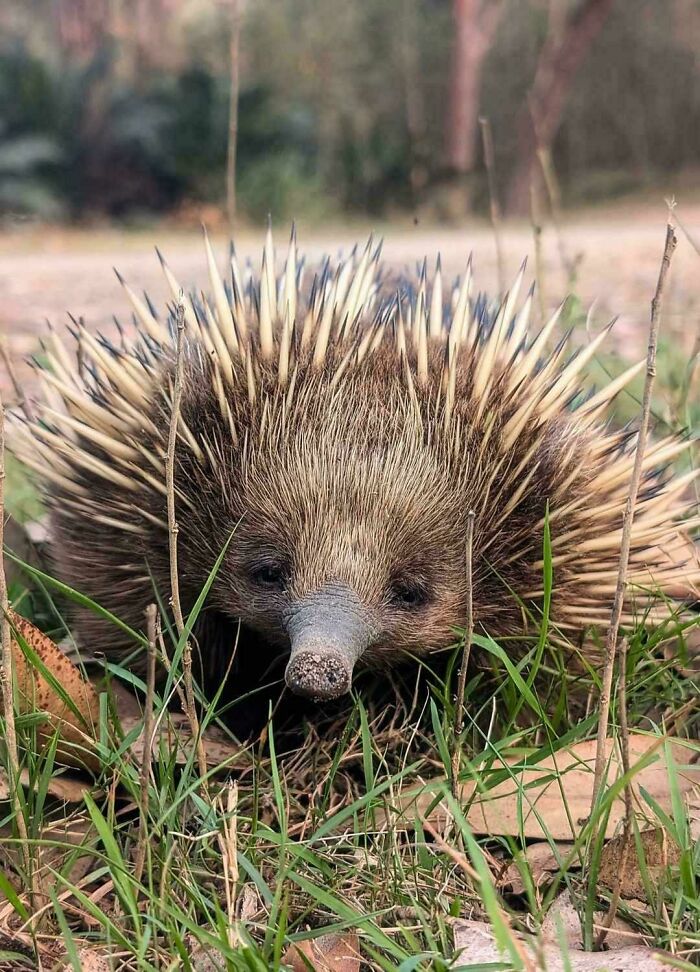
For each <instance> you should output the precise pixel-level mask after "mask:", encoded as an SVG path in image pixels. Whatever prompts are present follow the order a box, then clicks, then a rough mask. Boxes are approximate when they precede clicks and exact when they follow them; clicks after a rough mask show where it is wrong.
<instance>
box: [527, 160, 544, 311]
mask: <svg viewBox="0 0 700 972" xmlns="http://www.w3.org/2000/svg"><path fill="white" fill-rule="evenodd" d="M530 225H531V227H532V236H533V240H534V244H535V280H536V282H537V303H538V306H539V309H540V323H541V324H544V322H545V321H546V320H547V297H546V294H545V289H544V261H543V259H542V223H541V221H540V207H539V199H538V196H537V187H536V185H535V181H534V179H533V181H532V182H531V183H530Z"/></svg>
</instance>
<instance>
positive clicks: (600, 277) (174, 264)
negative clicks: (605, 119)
mask: <svg viewBox="0 0 700 972" xmlns="http://www.w3.org/2000/svg"><path fill="white" fill-rule="evenodd" d="M678 212H679V217H680V219H681V220H682V222H683V225H684V226H685V227H686V228H687V230H688V231H689V233H690V234H691V235H692V237H693V239H694V240H695V241H700V204H694V205H692V206H688V207H686V208H685V209H683V208H682V207H681V208H680V209H679V211H678ZM665 215H666V214H665V209H664V206H663V203H662V202H659V204H658V205H657V206H654V207H653V208H652V207H648V206H636V207H626V206H618V207H613V208H611V207H606V209H605V210H597V211H589V212H585V213H582V214H580V215H575V216H572V217H569V218H567V220H566V222H565V223H564V224H563V226H562V232H561V237H559V236H558V235H557V233H555V231H554V229H553V228H552V227H551V226H550V227H547V228H546V229H545V231H544V233H543V235H542V265H543V274H542V279H543V282H544V292H545V297H546V301H547V303H548V304H549V305H551V306H553V305H555V304H557V303H558V302H559V301H560V300H561V298H562V297H563V296H565V295H566V293H567V291H568V290H569V289H570V288H569V284H568V281H567V274H566V271H565V268H564V266H563V264H562V259H561V253H560V244H561V241H562V240H563V245H564V247H565V250H566V253H567V254H568V257H569V258H573V257H575V256H577V255H579V254H580V255H581V260H580V263H579V266H578V271H577V277H576V280H575V282H574V290H575V293H576V295H577V296H578V298H579V299H580V300H581V301H582V302H583V304H584V306H588V305H589V304H590V303H591V302H593V301H594V300H595V301H596V305H595V315H594V325H593V326H594V327H595V328H598V327H600V326H602V325H603V324H605V323H607V321H608V320H609V319H610V318H612V317H613V316H615V315H617V316H618V323H617V325H616V327H615V329H614V332H613V333H614V338H613V340H614V341H615V345H616V349H617V350H618V351H619V352H620V354H621V355H622V356H623V357H624V358H629V357H632V356H634V355H638V354H639V352H640V350H641V351H642V353H643V342H644V338H645V334H646V327H647V322H648V315H649V301H650V298H651V295H652V293H653V291H654V284H655V280H656V275H657V273H658V266H659V260H660V255H661V250H662V248H663V239H664V222H665ZM371 228H372V227H369V225H364V224H354V225H352V226H350V227H331V228H323V229H318V228H315V229H310V230H307V229H305V227H304V226H303V225H300V226H299V240H300V247H301V249H302V250H303V251H304V252H305V253H306V255H307V258H308V259H309V260H310V261H311V262H313V261H315V260H317V259H318V258H319V257H321V256H322V255H323V254H325V253H331V254H333V253H335V252H337V251H338V250H339V249H344V250H347V249H348V248H349V247H350V246H351V245H352V244H353V243H354V242H355V241H356V240H358V239H359V240H363V239H364V238H366V236H367V234H368V232H369V231H370V229H371ZM374 228H375V230H376V231H377V234H378V235H380V236H382V237H383V239H384V250H383V255H384V259H385V260H386V261H387V262H388V263H390V264H393V265H395V266H398V267H402V266H413V265H415V263H416V262H417V261H419V260H421V259H422V258H423V256H425V255H427V256H428V258H429V260H434V258H435V256H436V254H437V253H438V252H440V253H441V255H442V261H443V266H444V267H445V269H446V271H447V273H448V274H457V273H459V272H461V270H462V269H463V266H464V263H465V261H466V258H467V256H468V254H469V253H470V252H471V251H473V253H474V262H475V269H476V282H477V286H478V287H479V289H484V290H489V291H491V292H493V291H494V289H495V288H496V287H497V274H496V258H495V246H494V237H493V233H492V230H491V228H490V226H489V225H488V223H485V222H481V221H470V222H469V223H465V224H464V225H462V226H459V227H435V226H423V225H420V224H419V225H414V224H412V223H408V222H406V223H403V224H396V223H395V224H391V225H388V226H382V225H378V226H376V227H374ZM286 233H287V228H286V227H284V228H280V229H279V230H278V231H277V234H276V237H277V240H276V241H277V245H278V247H279V248H280V250H283V248H284V246H285V245H286ZM263 237H264V231H263V230H262V229H261V230H260V232H252V231H250V230H248V229H247V230H244V231H243V232H242V233H241V234H240V235H239V237H238V239H237V241H236V246H237V250H238V252H239V254H240V255H241V256H242V257H243V258H246V257H250V258H251V259H252V260H253V261H254V264H255V265H257V263H258V261H259V256H260V252H261V248H262V241H263ZM214 242H215V244H216V246H217V250H218V252H219V254H220V256H221V262H222V264H223V261H224V258H225V254H226V241H225V240H224V238H223V236H218V235H215V236H214ZM155 245H158V246H159V248H160V249H161V251H162V252H163V253H164V254H165V256H166V258H167V260H168V262H169V264H170V266H171V268H172V269H173V271H174V273H175V275H176V276H177V277H178V279H179V280H180V282H181V283H182V284H183V285H184V286H188V287H189V286H195V287H198V288H205V289H208V285H207V278H206V267H205V262H204V253H203V248H202V242H201V234H200V232H199V230H197V229H192V230H182V229H173V228H172V227H168V226H167V225H164V224H161V225H158V226H154V227H153V228H149V229H140V230H138V231H133V230H125V229H119V228H108V229H98V230H88V229H80V230H66V229H43V228H38V227H31V226H29V227H24V228H14V229H12V230H9V231H5V232H2V231H0V292H1V293H2V303H1V304H0V333H2V334H4V335H6V336H7V338H8V340H9V346H10V349H11V353H12V355H13V358H14V359H15V361H16V362H17V369H18V372H19V374H20V377H21V379H22V380H23V381H29V382H30V384H31V371H30V369H29V367H28V365H27V364H26V361H25V359H26V357H27V356H28V355H30V354H32V353H34V352H35V351H36V350H37V349H38V342H39V337H40V335H41V333H42V331H43V330H44V328H45V326H46V325H45V320H46V319H47V318H48V319H50V320H51V322H52V323H53V324H55V325H56V326H57V327H58V328H59V329H61V328H63V327H64V326H65V325H66V324H68V323H69V319H68V312H70V313H72V314H73V315H74V316H75V317H83V318H84V320H85V322H86V323H87V324H88V326H89V327H91V328H92V329H94V330H102V331H106V332H108V333H109V332H111V331H112V330H113V323H112V318H113V315H117V316H118V317H119V318H120V319H121V320H122V321H128V320H129V319H130V310H129V305H128V302H127V300H126V297H125V295H124V293H123V292H122V290H121V288H120V286H119V283H118V282H117V280H116V278H115V275H114V273H113V270H112V268H113V267H114V266H116V267H118V269H119V270H120V272H121V273H122V274H123V275H124V277H125V278H126V279H127V281H128V282H129V283H130V284H131V285H132V286H133V287H134V289H136V290H138V291H141V290H146V291H147V292H148V293H149V296H150V297H151V298H152V300H153V301H154V303H155V305H156V306H157V307H161V306H163V305H164V302H165V301H166V299H168V294H167V289H166V286H165V281H164V280H163V277H162V273H161V270H160V266H159V263H158V259H157V257H156V255H155V252H154V247H155ZM503 249H504V257H505V265H506V270H507V277H508V279H509V280H510V279H511V278H512V277H513V276H514V275H515V273H516V272H517V269H518V266H519V264H520V262H521V260H522V259H523V257H525V256H527V257H528V258H529V264H528V276H530V277H531V278H532V277H534V273H535V262H534V244H533V234H532V229H531V227H530V226H528V225H527V224H513V225H507V226H505V227H504V229H503ZM666 307H667V313H666V319H665V321H664V325H663V328H664V335H665V337H666V339H667V340H673V341H674V342H680V346H681V347H682V348H683V349H687V353H688V355H690V353H691V349H692V348H693V346H694V342H695V340H696V337H697V335H698V333H699V331H700V255H698V253H697V252H696V251H695V250H694V248H693V246H692V245H691V243H690V242H689V241H688V240H687V239H686V238H685V236H684V235H683V233H682V232H679V246H678V250H677V253H676V256H675V258H674V264H673V269H672V274H671V280H670V286H669V291H668V295H667V304H666ZM0 388H2V389H3V391H4V392H5V391H7V388H8V382H7V376H6V375H4V374H2V375H1V376H0Z"/></svg>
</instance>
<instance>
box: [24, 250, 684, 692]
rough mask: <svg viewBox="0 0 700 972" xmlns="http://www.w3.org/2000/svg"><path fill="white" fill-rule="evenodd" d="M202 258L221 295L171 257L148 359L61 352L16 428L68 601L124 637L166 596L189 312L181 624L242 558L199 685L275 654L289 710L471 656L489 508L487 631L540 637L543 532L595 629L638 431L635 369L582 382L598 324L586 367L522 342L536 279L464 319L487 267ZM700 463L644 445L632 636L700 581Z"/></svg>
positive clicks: (574, 605) (480, 613) (132, 348)
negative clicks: (169, 473) (28, 415)
mask: <svg viewBox="0 0 700 972" xmlns="http://www.w3.org/2000/svg"><path fill="white" fill-rule="evenodd" d="M205 248H206V259H207V263H208V268H209V274H210V278H211V296H210V297H206V296H204V295H203V294H200V295H194V294H193V295H191V296H189V297H187V296H185V297H181V296H180V295H181V290H180V286H179V284H178V283H177V281H176V280H175V279H174V277H173V275H172V273H171V271H170V270H169V268H168V266H167V264H166V263H165V262H164V261H163V260H162V259H161V262H162V266H163V270H164V273H165V277H166V279H167V282H168V284H169V287H170V291H171V293H172V296H173V300H174V302H175V303H174V304H173V306H171V308H170V312H169V316H168V319H167V320H163V318H160V317H158V316H157V315H156V313H155V311H154V310H153V308H152V306H151V305H150V303H148V301H144V300H141V299H140V298H139V297H138V296H137V295H136V294H135V293H134V292H133V291H132V290H131V289H130V288H129V287H128V286H126V284H125V287H126V293H127V295H128V297H129V300H130V302H131V305H132V307H133V310H134V312H135V318H136V321H137V324H138V326H139V335H138V337H137V338H136V339H135V340H134V341H133V342H132V343H127V342H126V341H124V340H122V343H121V344H120V345H119V346H115V345H114V344H113V343H110V342H109V341H107V340H106V339H104V338H102V337H95V336H93V335H92V334H90V333H89V332H88V331H87V330H86V329H85V328H84V327H83V326H82V325H77V326H76V331H75V337H76V341H77V349H78V354H77V355H76V357H75V359H74V358H73V357H71V356H70V355H69V354H68V353H67V352H66V350H65V348H64V347H63V345H62V344H61V342H60V341H59V340H58V339H57V337H56V336H55V334H53V333H51V334H50V335H49V337H48V339H47V344H46V348H45V352H46V353H45V355H44V359H43V361H42V365H41V370H40V374H41V377H42V382H43V389H44V400H43V402H42V403H41V404H40V405H39V406H38V412H37V417H36V419H35V420H34V421H26V420H21V421H17V422H15V429H14V436H13V440H14V448H15V450H16V452H17V453H18V454H19V456H20V457H21V459H22V460H23V461H24V462H25V463H26V464H27V465H28V466H30V467H31V468H32V469H33V470H35V471H36V473H38V475H39V477H40V478H41V480H42V481H43V483H44V484H45V487H46V494H47V498H48V503H49V506H50V510H51V517H52V521H53V548H54V553H55V562H56V569H57V571H58V574H59V576H60V578H61V579H62V580H64V581H65V582H67V583H68V584H70V585H71V586H72V587H74V588H76V589H78V590H80V591H82V592H84V593H85V594H87V595H89V596H90V597H91V598H92V599H93V600H95V601H97V602H98V603H99V604H101V605H102V606H103V607H104V608H107V609H108V610H109V611H110V612H112V613H113V614H115V615H117V616H118V617H120V618H121V619H123V620H124V621H125V622H127V623H128V624H129V625H131V626H132V627H134V628H142V627H143V618H144V609H145V607H146V606H147V605H148V604H149V603H150V602H151V601H153V600H154V586H155V587H156V588H157V589H159V590H160V591H161V592H162V593H163V594H164V596H165V598H166V600H167V596H168V594H169V591H170V580H169V557H168V522H167V513H166V486H165V482H166V473H165V457H166V450H167V442H168V432H169V425H170V420H171V404H172V400H173V389H174V382H175V373H176V364H177V355H176V345H177V342H176V330H177V327H176V316H177V315H176V309H177V308H179V312H180V314H181V317H182V316H183V315H184V339H183V345H182V358H181V364H182V369H183V372H182V375H183V384H182V388H183V391H182V400H181V408H180V415H179V423H178V437H177V445H176V456H175V487H176V488H175V502H176V508H177V521H178V524H179V535H178V550H179V558H178V559H179V567H180V595H181V599H182V603H183V608H184V610H185V611H187V610H189V609H190V608H191V607H192V606H193V604H194V602H195V600H196V598H197V596H198V595H199V594H200V592H201V591H202V588H203V587H204V585H205V582H206V580H207V578H208V576H209V575H210V572H211V571H212V567H213V565H214V563H215V562H216V560H217V557H219V555H220V554H221V553H222V551H225V553H224V555H223V560H222V562H221V565H220V568H219V570H218V573H217V574H216V577H215V580H214V582H213V584H212V587H211V590H210V592H209V594H208V597H207V601H206V609H205V611H204V613H203V614H202V618H201V620H200V623H199V624H198V627H197V629H196V630H195V637H196V641H197V644H198V646H199V651H200V656H201V661H202V665H203V669H204V672H205V675H206V677H207V679H208V680H209V684H212V683H213V684H214V685H216V684H217V682H218V681H220V680H221V678H222V676H223V673H224V672H225V671H226V669H227V667H228V666H229V664H230V661H231V657H232V653H233V652H234V651H238V652H239V653H240V654H241V656H245V655H246V652H247V657H248V659H249V661H248V670H250V668H251V666H252V669H253V671H254V673H255V674H254V678H253V679H252V681H251V685H254V684H255V683H256V681H263V680H264V679H265V678H266V677H267V676H266V670H267V669H268V668H269V667H270V666H271V665H273V664H274V662H275V661H276V660H280V659H281V660H283V661H284V663H285V664H286V682H287V685H288V686H289V687H290V688H291V689H292V690H293V691H294V692H295V693H298V694H302V695H307V696H310V697H312V698H314V699H322V698H334V697H337V696H339V695H342V694H343V693H345V692H346V691H347V690H348V688H349V687H350V684H351V680H352V674H353V669H354V667H355V665H356V664H357V663H358V662H361V663H362V664H363V665H369V666H377V667H381V666H391V665H393V664H394V663H396V661H397V660H398V659H399V658H400V657H401V656H405V655H411V654H415V655H423V654H425V653H430V652H436V651H439V650H441V649H445V648H446V647H448V646H450V645H453V644H455V641H456V638H457V635H456V631H457V629H459V628H460V627H461V626H463V625H464V622H465V612H466V601H467V589H466V570H465V556H466V536H467V522H468V518H469V516H470V513H472V512H473V514H474V520H473V523H474V537H473V549H472V563H473V586H472V592H473V604H474V619H475V623H476V625H477V627H478V629H482V630H484V631H486V632H488V633H489V634H491V635H492V636H494V637H495V638H499V637H503V636H505V635H508V636H512V635H519V634H525V633H527V630H528V627H529V626H530V625H532V624H534V625H535V626H536V625H537V623H538V618H539V617H540V612H541V607H542V601H543V596H544V582H543V574H544V570H543V535H544V530H545V524H546V523H548V527H549V534H550V536H551V563H552V570H553V589H552V595H551V607H550V619H551V624H552V631H553V633H554V635H555V636H558V637H561V638H562V639H564V640H565V639H566V638H571V637H572V636H574V635H575V634H576V633H577V632H580V631H582V630H585V629H589V628H591V627H595V626H605V625H606V623H607V621H608V618H609V613H610V607H611V603H612V599H613V594H614V590H615V585H616V578H617V567H618V564H617V561H618V554H619V547H620V539H621V527H622V515H623V509H624V506H625V501H626V497H627V493H628V487H629V480H630V473H631V469H632V462H633V448H634V442H635V433H634V431H633V430H630V429H626V430H622V431H615V430H612V429H610V428H607V427H606V426H605V425H604V424H603V421H604V417H605V415H606V409H607V408H608V405H609V403H610V401H611V399H612V398H613V397H614V396H615V395H616V394H617V393H618V392H619V391H620V390H621V389H622V388H624V386H625V385H626V384H627V383H628V382H629V381H630V380H631V379H632V378H633V377H634V376H635V375H636V374H637V373H638V372H639V371H640V370H641V369H642V367H643V362H640V363H638V364H635V365H633V366H632V367H631V368H629V369H628V370H627V371H625V372H624V374H622V375H620V376H619V377H618V378H616V379H615V380H613V381H611V382H610V384H609V385H608V386H607V387H606V388H604V389H603V390H602V391H599V392H597V393H592V392H589V393H587V394H586V393H584V392H583V391H582V388H581V384H580V382H581V377H580V376H581V373H582V371H583V369H584V368H585V366H586V364H587V363H588V362H589V361H590V359H591V358H592V357H593V355H594V354H595V353H596V351H597V350H598V348H599V347H600V345H601V343H602V342H603V340H604V339H605V336H606V333H607V329H606V330H605V331H603V332H602V333H601V334H600V335H598V336H597V337H596V338H595V339H594V340H592V341H591V342H590V343H589V344H588V345H587V346H585V347H584V348H582V349H580V350H578V351H577V352H575V353H573V354H572V355H570V356H567V350H566V349H567V337H564V338H562V339H561V340H560V341H559V343H558V344H557V345H556V347H555V348H554V350H553V351H548V350H547V348H548V342H549V339H550V336H551V335H553V334H554V331H555V329H556V327H557V322H558V320H559V318H560V313H561V308H560V310H559V311H557V312H556V313H555V314H554V315H553V317H552V318H551V319H550V320H549V321H548V322H547V323H546V324H544V326H543V327H542V328H541V330H540V331H539V333H537V334H536V335H535V336H534V337H533V336H531V335H530V332H529V318H530V311H531V307H532V302H533V297H532V291H530V294H529V295H528V296H526V297H525V300H524V302H523V303H522V304H520V303H519V300H518V295H519V291H520V289H521V283H522V280H523V275H524V268H522V269H521V271H520V273H519V274H518V277H517V279H516V281H515V283H514V285H513V287H512V289H511V290H510V292H509V293H508V294H507V295H506V297H505V299H504V300H503V301H502V303H501V304H500V306H499V307H493V306H492V305H491V304H489V302H488V301H487V300H486V299H485V298H484V297H482V296H479V297H477V298H473V297H472V273H471V265H468V266H467V269H466V272H465V274H464V276H463V277H462V278H461V280H458V281H457V283H456V284H455V286H454V288H453V289H451V290H447V291H446V292H444V291H443V281H442V273H441V270H440V265H439V261H438V264H437V269H436V272H435V273H434V275H433V276H432V280H429V279H428V275H427V274H426V271H425V264H424V265H423V271H422V272H418V273H417V274H415V275H413V276H409V277H408V278H407V279H404V278H395V279H394V280H393V282H392V280H391V279H390V278H389V276H388V275H387V274H386V273H385V271H383V270H382V267H381V264H380V262H379V260H380V247H379V246H375V244H374V243H373V242H372V240H371V239H370V241H369V242H368V244H367V245H366V247H365V248H364V251H361V250H358V249H356V250H353V252H352V254H351V255H350V256H349V257H347V258H346V259H344V260H340V261H339V262H338V263H337V264H334V263H332V262H331V261H330V260H326V261H325V262H323V264H322V265H321V266H320V267H319V269H318V271H317V272H316V273H315V275H313V278H312V280H311V281H310V285H308V286H307V285H305V283H304V282H303V278H304V266H303V261H301V260H300V259H299V256H298V253H297V246H296V239H295V234H294V232H292V237H291V242H290V245H289V250H288V253H287V257H286V263H285V266H284V268H283V270H282V272H281V274H280V276H279V277H278V276H276V269H275V268H276V260H275V252H274V249H273V243H272V236H271V234H270V233H268V236H267V240H266V243H265V247H264V252H263V258H262V270H261V272H260V274H259V276H256V275H254V274H252V273H250V272H245V273H244V272H242V271H241V269H240V267H239V264H238V262H237V259H236V256H235V253H234V251H233V250H232V251H231V258H230V260H229V262H228V265H227V270H226V274H225V277H224V278H222V276H220V273H219V270H218V269H217V265H216V261H215V256H214V253H213V251H212V248H211V246H210V243H209V240H208V239H207V238H206V235H205ZM690 441H691V440H690V438H689V437H687V436H683V435H675V436H670V437H667V438H663V439H661V440H659V441H656V442H654V443H653V444H651V445H650V446H649V448H648V450H647V453H646V456H645V459H644V478H643V483H642V485H641V489H640V493H639V501H638V506H637V513H636V517H635V520H634V533H633V542H632V553H631V562H630V574H629V587H628V597H627V600H626V603H625V609H624V614H623V623H626V624H632V623H633V622H636V621H638V620H639V619H642V618H643V619H645V620H646V621H648V622H649V623H653V624H657V623H661V622H663V621H664V620H666V619H668V618H669V617H670V616H671V615H672V614H673V612H674V611H676V610H678V608H679V605H678V603H677V601H676V600H675V595H677V592H678V588H679V585H680V586H681V587H682V588H684V589H686V590H687V589H692V586H693V585H694V584H695V583H696V582H697V581H698V579H699V578H700V570H699V569H698V564H697V563H696V562H692V563H688V562H687V561H688V557H687V549H688V539H687V536H688V534H687V531H688V530H689V529H691V528H692V527H694V526H696V525H697V524H698V523H699V522H700V518H698V517H697V516H695V517H693V516H691V515H690V514H691V505H690V501H689V500H688V499H687V498H686V496H685V493H686V487H687V486H688V484H689V483H690V481H691V480H692V479H693V477H694V476H695V475H696V474H695V473H694V472H691V473H688V474H687V475H684V476H680V477H674V475H673V473H672V472H671V471H670V466H669V464H670V463H671V461H672V460H673V459H674V458H675V457H677V456H678V455H679V454H680V453H681V452H682V451H683V450H684V449H687V448H688V445H689V443H690ZM659 592H660V593H661V594H662V595H666V596H665V597H662V598H661V599H659V598H658V597H655V595H658V593H659ZM76 624H77V633H78V635H79V639H80V641H81V642H82V643H83V644H84V645H86V646H87V647H89V648H90V649H91V650H92V651H99V652H104V653H105V654H107V655H108V656H111V657H114V656H118V655H120V654H123V653H124V652H128V651H130V650H132V649H133V645H132V644H131V643H130V642H129V640H128V638H125V637H124V636H123V635H121V633H120V631H119V630H117V629H116V628H115V627H113V626H111V625H110V624H108V623H106V622H104V621H102V620H101V619H100V618H99V617H98V616H96V615H95V614H94V613H93V612H91V611H89V610H86V611H82V612H81V613H80V614H79V615H78V616H77V618H76ZM239 626H240V628H239ZM245 687H250V685H249V686H240V685H239V686H238V690H239V691H240V690H242V688H245Z"/></svg>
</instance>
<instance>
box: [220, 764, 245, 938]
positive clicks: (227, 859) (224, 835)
mask: <svg viewBox="0 0 700 972" xmlns="http://www.w3.org/2000/svg"><path fill="white" fill-rule="evenodd" d="M219 806H220V809H221V811H222V822H221V823H222V831H221V832H220V833H219V847H220V849H221V860H222V864H223V875H224V890H225V893H226V917H227V919H228V921H227V926H228V943H229V946H230V947H231V948H236V947H237V946H238V945H239V944H240V934H239V930H238V922H237V921H236V901H237V888H238V880H239V873H238V783H237V782H236V781H234V782H232V783H229V784H228V785H227V787H226V806H225V807H224V805H223V799H222V797H221V796H220V797H219Z"/></svg>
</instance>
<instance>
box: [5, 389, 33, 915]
mask: <svg viewBox="0 0 700 972" xmlns="http://www.w3.org/2000/svg"><path fill="white" fill-rule="evenodd" d="M4 534H5V406H4V404H3V401H2V397H0V629H2V666H1V667H0V682H1V683H2V708H3V717H4V720H5V749H6V751H7V775H8V780H9V784H10V793H11V795H12V805H13V808H14V811H15V820H16V822H17V833H18V834H19V839H20V847H21V853H22V856H23V858H24V866H25V868H26V871H27V877H28V879H29V880H30V886H31V887H32V888H33V883H34V882H33V877H32V875H31V870H32V867H31V865H32V861H31V853H30V849H29V844H28V843H27V821H26V820H25V819H24V813H23V808H22V806H21V805H20V803H19V802H18V801H17V800H16V799H15V797H16V794H17V789H18V787H19V785H20V782H19V751H18V748H17V729H16V726H15V700H14V682H15V677H14V659H13V656H12V633H11V631H10V614H9V612H10V602H9V598H8V594H7V578H6V577H5V565H4V561H3V554H4V550H5V546H4ZM31 896H32V907H34V901H33V898H34V894H33V891H32V895H31Z"/></svg>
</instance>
